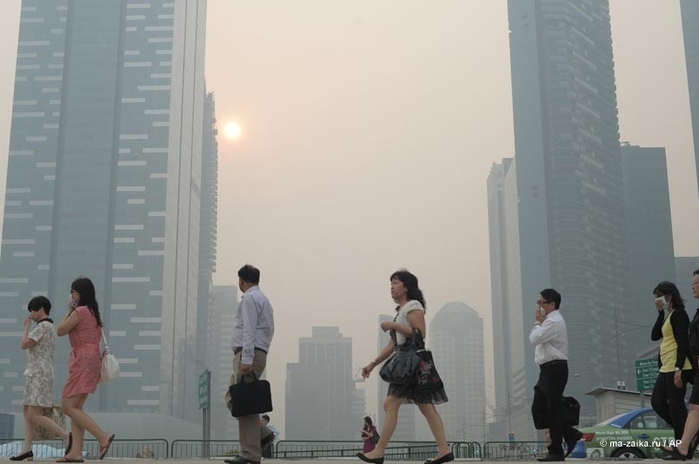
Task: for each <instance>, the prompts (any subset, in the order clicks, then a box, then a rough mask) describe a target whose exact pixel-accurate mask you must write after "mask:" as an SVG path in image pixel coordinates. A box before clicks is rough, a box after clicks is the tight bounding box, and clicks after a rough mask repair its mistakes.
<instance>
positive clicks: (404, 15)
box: [0, 0, 699, 430]
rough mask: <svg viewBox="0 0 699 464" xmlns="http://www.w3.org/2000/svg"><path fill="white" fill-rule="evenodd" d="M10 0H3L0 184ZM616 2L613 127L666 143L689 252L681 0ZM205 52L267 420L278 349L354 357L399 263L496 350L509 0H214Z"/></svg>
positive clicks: (221, 235)
mask: <svg viewBox="0 0 699 464" xmlns="http://www.w3.org/2000/svg"><path fill="white" fill-rule="evenodd" d="M20 3H21V2H20V0H2V5H1V6H0V167H1V171H0V176H1V177H0V182H1V185H4V178H5V173H6V164H7V161H6V160H7V147H8V144H9V127H10V115H11V110H12V104H11V102H12V92H13V79H14V68H15V58H16V45H17V32H18V26H19V21H18V19H19V9H20V8H19V6H20ZM611 8H612V27H613V34H614V54H615V62H616V76H617V92H618V100H619V118H620V126H621V139H622V140H623V141H630V142H632V143H634V144H638V145H642V146H665V147H666V148H667V156H668V167H669V176H670V194H671V201H672V213H673V215H672V216H673V226H674V238H675V251H676V254H677V255H684V256H688V255H693V256H699V242H697V239H696V237H698V236H699V202H698V201H697V198H698V197H697V185H696V179H695V178H694V176H695V169H694V160H693V151H692V139H691V128H690V120H689V103H688V96H687V81H686V72H685V65H684V55H683V45H682V30H681V23H680V13H679V4H678V2H677V1H676V0H611ZM206 68H207V72H206V75H207V84H208V88H209V90H210V91H213V92H214V93H215V95H216V112H217V118H218V122H219V128H222V127H223V124H225V123H226V122H228V121H233V120H234V121H237V122H238V123H239V124H240V125H242V127H243V136H242V138H241V139H239V140H237V141H232V140H227V139H224V138H220V139H219V143H220V145H219V147H220V159H219V175H220V180H219V187H220V192H219V223H218V273H217V274H216V278H215V281H216V283H217V284H232V283H234V282H235V281H236V278H235V273H236V271H237V269H238V268H239V267H240V266H241V265H242V264H244V263H246V262H250V263H253V264H255V265H257V266H258V267H259V268H260V269H261V271H262V282H261V287H262V289H263V290H264V291H265V292H266V293H267V294H268V295H269V297H270V299H271V301H272V303H273V305H274V308H275V316H276V324H277V335H276V337H275V340H274V343H273V346H272V350H271V352H270V358H269V365H268V378H269V379H270V381H271V382H272V385H273V393H274V400H275V412H274V413H273V414H272V421H273V422H274V423H276V424H277V425H278V426H279V427H280V428H282V429H283V426H284V417H283V416H284V383H285V376H286V363H287V362H295V361H296V360H297V358H298V343H297V339H298V337H301V336H310V333H311V326H312V325H337V326H340V330H341V332H342V333H343V334H344V335H346V336H351V337H352V338H353V339H354V360H355V364H356V367H355V369H356V368H358V367H359V366H360V365H364V364H366V363H367V362H368V361H370V360H371V359H373V357H374V356H375V355H376V325H377V323H376V321H377V315H378V314H379V313H390V312H391V311H392V308H393V303H392V301H391V300H390V296H389V281H388V278H389V275H390V274H391V272H392V271H394V270H395V269H397V268H399V267H403V266H405V267H408V268H409V269H410V270H411V271H413V272H414V273H416V274H417V276H418V277H419V278H420V284H421V287H422V288H423V290H424V292H425V296H426V298H427V302H428V320H429V319H430V317H431V316H432V315H434V313H435V312H436V311H437V310H439V309H440V308H441V307H442V305H444V304H445V303H447V302H449V301H452V300H461V301H464V302H465V303H467V304H468V305H470V306H472V307H473V308H474V309H476V310H477V311H478V312H479V313H480V314H481V316H482V317H483V318H484V322H485V330H486V334H485V340H486V344H487V345H486V353H487V356H488V360H490V359H491V356H492V354H491V352H492V337H491V334H490V330H491V329H490V327H491V324H490V278H489V276H490V274H489V272H490V271H489V256H488V218H487V204H486V179H487V177H488V173H489V170H490V166H491V165H492V163H493V162H498V161H499V160H500V159H501V158H502V157H506V156H511V155H512V154H513V147H514V141H513V128H512V114H511V113H512V111H511V108H512V102H511V90H510V62H509V45H508V27H507V3H506V0H468V1H465V0H437V1H431V2H427V1H416V0H382V1H380V2H378V1H376V0H351V1H350V0H345V1H339V0H296V1H293V2H290V1H281V0H278V1H271V0H255V1H250V0H247V1H245V0H209V13H208V31H207V56H206ZM0 190H1V191H0V199H2V196H4V189H0ZM79 273H80V270H79V269H76V274H79ZM684 280H687V282H684V281H680V284H681V289H683V290H684V291H685V293H686V294H688V281H689V279H688V278H687V279H684ZM564 297H565V295H564ZM533 299H534V295H532V300H533ZM233 309H234V308H231V310H233ZM564 309H565V308H564ZM571 310H574V308H571ZM651 317H653V316H652V315H651V313H650V310H649V318H651ZM649 321H650V319H649ZM428 343H429V340H428ZM59 349H68V347H67V344H63V345H60V344H59ZM114 349H115V351H116V352H117V354H118V347H114ZM489 362H490V361H489ZM487 372H488V377H487V379H486V383H487V384H492V382H493V381H492V369H487ZM374 377H375V376H372V379H371V380H370V381H369V382H367V383H366V384H365V385H366V386H367V389H368V391H367V400H368V405H367V406H368V412H369V413H371V414H373V413H374V412H375V410H376V379H375V378H374ZM193 401H195V399H193ZM214 401H215V400H214ZM360 427H361V424H357V430H359V428H360Z"/></svg>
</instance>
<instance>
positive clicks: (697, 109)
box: [680, 0, 699, 184]
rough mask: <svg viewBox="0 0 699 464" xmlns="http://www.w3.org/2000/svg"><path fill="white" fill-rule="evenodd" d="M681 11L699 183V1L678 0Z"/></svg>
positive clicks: (698, 179) (698, 180) (698, 181)
mask: <svg viewBox="0 0 699 464" xmlns="http://www.w3.org/2000/svg"><path fill="white" fill-rule="evenodd" d="M680 8H681V11H682V33H683V34H684V55H685V58H686V62H687V82H688V83H689V104H690V109H691V112H692V132H693V133H694V158H695V162H696V168H697V183H698V184H699V2H697V1H696V0H680Z"/></svg>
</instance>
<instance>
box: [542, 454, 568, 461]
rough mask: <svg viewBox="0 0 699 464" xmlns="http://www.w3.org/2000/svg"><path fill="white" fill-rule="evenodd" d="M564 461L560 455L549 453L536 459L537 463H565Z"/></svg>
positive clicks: (563, 457)
mask: <svg viewBox="0 0 699 464" xmlns="http://www.w3.org/2000/svg"><path fill="white" fill-rule="evenodd" d="M565 460H566V458H565V456H563V455H562V454H551V453H549V454H547V455H546V456H544V457H543V458H539V459H537V461H540V462H553V461H565Z"/></svg>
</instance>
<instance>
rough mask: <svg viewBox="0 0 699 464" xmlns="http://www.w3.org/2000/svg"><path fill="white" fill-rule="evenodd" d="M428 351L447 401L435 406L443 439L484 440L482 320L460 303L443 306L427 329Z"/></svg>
mask: <svg viewBox="0 0 699 464" xmlns="http://www.w3.org/2000/svg"><path fill="white" fill-rule="evenodd" d="M429 333H430V337H429V338H430V340H431V341H430V349H431V350H432V352H433V353H434V358H435V365H436V366H437V371H438V372H439V375H440V376H441V377H442V381H443V382H444V389H445V390H446V392H447V396H448V397H449V402H447V403H444V404H442V405H439V406H437V410H438V411H439V414H440V415H441V416H442V421H444V430H445V431H446V434H447V440H450V441H458V440H461V441H478V442H482V441H485V436H486V429H487V427H488V424H487V420H486V402H485V359H484V353H483V320H482V319H481V318H480V316H479V315H478V313H477V312H476V311H475V310H474V309H473V308H470V307H469V306H467V305H466V304H464V303H462V302H460V301H454V302H451V303H447V304H445V305H444V306H443V307H442V309H440V310H439V311H438V312H437V314H435V316H434V318H433V319H432V322H431V323H430V328H429Z"/></svg>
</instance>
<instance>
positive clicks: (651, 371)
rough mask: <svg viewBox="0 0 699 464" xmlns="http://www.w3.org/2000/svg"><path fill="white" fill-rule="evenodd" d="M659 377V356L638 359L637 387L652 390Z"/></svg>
mask: <svg viewBox="0 0 699 464" xmlns="http://www.w3.org/2000/svg"><path fill="white" fill-rule="evenodd" d="M657 377H658V358H657V357H655V358H648V359H638V360H636V389H637V390H638V391H651V390H653V386H654V385H655V379H656V378H657Z"/></svg>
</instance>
